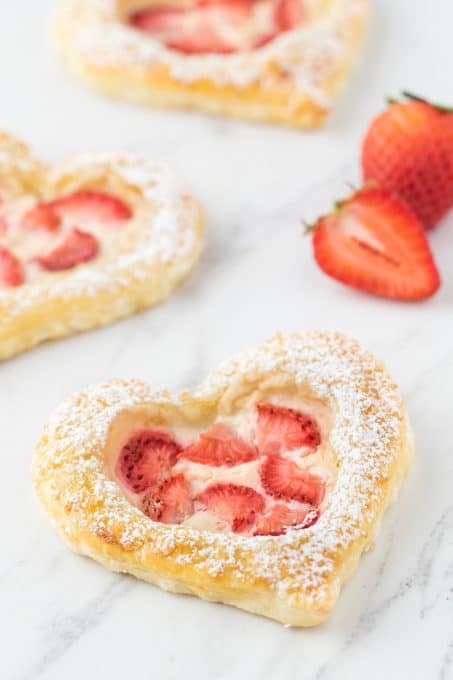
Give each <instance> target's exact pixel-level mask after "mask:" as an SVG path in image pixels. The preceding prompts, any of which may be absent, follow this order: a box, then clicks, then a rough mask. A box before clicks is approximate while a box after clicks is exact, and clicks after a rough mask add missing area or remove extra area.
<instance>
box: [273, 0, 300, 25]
mask: <svg viewBox="0 0 453 680" xmlns="http://www.w3.org/2000/svg"><path fill="white" fill-rule="evenodd" d="M302 17H303V11H302V3H301V2H300V0H279V2H278V4H277V9H276V11H275V19H276V23H277V26H278V28H279V29H280V31H290V30H291V29H293V28H295V27H296V26H297V25H298V24H299V23H300V22H301V21H302Z"/></svg>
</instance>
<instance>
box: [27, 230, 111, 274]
mask: <svg viewBox="0 0 453 680" xmlns="http://www.w3.org/2000/svg"><path fill="white" fill-rule="evenodd" d="M98 251H99V244H98V241H97V239H96V237H95V236H93V235H92V234H88V233H87V232H86V231H82V230H81V229H73V230H72V231H71V232H69V234H67V235H66V236H65V237H64V239H63V240H62V241H61V243H59V244H58V245H57V246H55V248H53V249H52V250H50V251H49V252H48V253H46V254H45V255H40V256H38V257H37V258H35V259H36V261H37V262H38V263H39V264H40V265H41V267H43V268H44V269H47V270H48V271H51V272H55V271H62V270H64V269H71V268H72V267H75V266H76V265H78V264H82V263H83V262H88V261H89V260H92V259H93V258H94V257H96V255H97V254H98Z"/></svg>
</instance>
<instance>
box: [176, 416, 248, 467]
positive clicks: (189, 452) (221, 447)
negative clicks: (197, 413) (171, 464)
mask: <svg viewBox="0 0 453 680" xmlns="http://www.w3.org/2000/svg"><path fill="white" fill-rule="evenodd" d="M179 457H180V458H185V459H186V460H191V461H193V462H194V463H203V464H204V465H213V466H215V467H218V466H220V465H228V466H229V467H232V466H233V465H240V464H241V463H248V462H249V461H250V460H254V459H255V458H257V457H258V452H257V451H256V449H254V448H253V447H252V446H249V444H247V443H246V442H245V441H244V440H243V439H241V438H240V437H238V436H237V435H236V434H235V433H234V432H233V430H231V429H230V428H229V427H228V426H227V425H224V424H223V423H216V424H215V425H214V426H213V427H211V429H210V430H208V432H203V434H201V435H200V438H199V440H198V441H197V442H195V444H191V445H190V446H188V447H187V448H186V449H183V450H182V451H181V453H180V454H179Z"/></svg>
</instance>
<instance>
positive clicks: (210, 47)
mask: <svg viewBox="0 0 453 680" xmlns="http://www.w3.org/2000/svg"><path fill="white" fill-rule="evenodd" d="M165 44H166V46H167V47H168V49H170V50H176V51H177V52H182V53H183V54H233V53H234V52H236V49H237V48H236V47H234V46H233V45H230V44H229V43H228V42H226V41H225V40H222V39H221V38H220V37H219V36H218V35H216V34H215V32H214V31H211V30H209V29H206V30H204V31H203V32H202V33H200V34H197V35H187V36H184V35H181V36H180V37H179V38H176V37H175V38H173V39H169V40H167V41H166V42H165Z"/></svg>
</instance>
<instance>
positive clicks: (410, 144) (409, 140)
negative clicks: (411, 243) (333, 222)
mask: <svg viewBox="0 0 453 680" xmlns="http://www.w3.org/2000/svg"><path fill="white" fill-rule="evenodd" d="M404 96H405V100H404V101H402V102H395V101H392V102H391V103H390V106H389V107H388V108H387V109H386V110H385V111H383V112H382V113H381V114H379V115H378V116H377V117H376V118H375V119H374V120H373V121H372V123H371V125H370V127H369V128H368V131H367V133H366V135H365V139H364V141H363V146H362V171H363V178H364V180H365V181H369V180H375V181H376V182H377V183H378V184H379V186H381V187H382V188H383V189H386V190H387V191H390V192H392V193H396V194H398V195H399V196H400V197H401V198H402V199H403V200H404V201H405V202H406V203H407V205H408V206H409V207H410V208H411V210H412V211H413V212H414V213H415V215H416V216H417V217H418V218H419V219H420V221H421V222H422V224H423V225H424V227H425V228H426V229H432V228H433V227H434V226H435V225H436V224H437V223H438V222H439V220H440V219H441V218H442V217H443V216H444V215H445V213H446V212H447V211H448V210H449V209H450V208H451V207H452V206H453V110H451V109H447V108H445V107H441V106H435V105H433V104H430V103H429V102H427V101H425V100H423V99H420V98H419V97H415V96H414V95H410V94H408V93H404Z"/></svg>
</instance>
